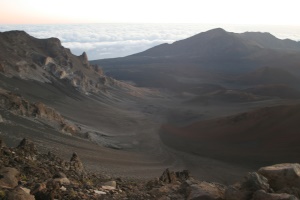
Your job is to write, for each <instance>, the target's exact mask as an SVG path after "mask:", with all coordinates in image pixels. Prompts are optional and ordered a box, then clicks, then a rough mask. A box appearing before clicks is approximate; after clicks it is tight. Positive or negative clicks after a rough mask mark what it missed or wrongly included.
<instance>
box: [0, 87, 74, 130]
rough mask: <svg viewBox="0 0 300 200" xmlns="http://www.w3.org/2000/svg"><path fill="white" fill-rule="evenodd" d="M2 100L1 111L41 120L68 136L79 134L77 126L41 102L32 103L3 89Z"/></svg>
mask: <svg viewBox="0 0 300 200" xmlns="http://www.w3.org/2000/svg"><path fill="white" fill-rule="evenodd" d="M0 99H1V101H0V109H3V110H7V111H9V112H11V113H12V114H14V115H18V116H24V117H29V118H33V119H36V120H41V121H43V122H44V123H47V124H49V125H51V126H53V127H54V128H56V129H58V130H59V131H61V132H63V133H66V134H71V135H75V134H77V133H79V129H78V127H77V126H75V125H74V124H73V123H71V122H70V121H68V120H66V119H65V118H64V117H62V116H61V115H60V113H59V112H57V111H56V110H54V109H53V108H51V107H48V106H46V105H45V104H43V103H41V102H36V103H32V102H30V101H28V100H26V99H24V98H23V97H22V96H20V95H17V94H15V93H12V92H8V91H6V90H3V89H1V88H0ZM1 118H2V117H1ZM2 121H3V119H2Z"/></svg>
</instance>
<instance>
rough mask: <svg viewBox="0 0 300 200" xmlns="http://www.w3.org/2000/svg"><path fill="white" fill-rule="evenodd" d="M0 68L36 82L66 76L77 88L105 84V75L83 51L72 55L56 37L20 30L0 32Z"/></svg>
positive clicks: (90, 89) (88, 89) (93, 88)
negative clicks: (36, 34) (42, 36)
mask: <svg viewBox="0 0 300 200" xmlns="http://www.w3.org/2000/svg"><path fill="white" fill-rule="evenodd" d="M0 72H2V73H3V74H5V75H6V76H16V77H20V78H22V79H29V80H37V81H40V82H53V81H55V80H57V79H61V80H66V81H67V82H68V83H69V84H71V85H72V86H74V87H75V88H77V89H78V90H79V91H81V92H99V91H102V90H104V89H105V87H106V86H105V83H104V81H103V80H105V79H106V76H104V75H103V72H102V70H101V69H100V68H99V67H98V66H97V65H91V64H90V63H89V62H88V57H87V54H86V53H85V52H83V54H82V55H80V56H75V55H73V54H72V53H71V51H70V49H67V48H64V47H63V46H62V45H61V42H60V40H59V39H57V38H49V39H37V38H34V37H32V36H30V35H28V34H27V33H25V32H23V31H10V32H4V33H0Z"/></svg>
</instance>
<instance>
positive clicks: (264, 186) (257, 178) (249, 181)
mask: <svg viewBox="0 0 300 200" xmlns="http://www.w3.org/2000/svg"><path fill="white" fill-rule="evenodd" d="M241 188H242V189H244V190H247V191H251V192H255V191H257V190H265V191H269V189H270V186H269V184H268V179H267V178H265V177H264V176H262V175H260V174H258V173H256V172H249V173H248V174H247V176H246V177H245V180H244V181H243V182H242V184H241Z"/></svg>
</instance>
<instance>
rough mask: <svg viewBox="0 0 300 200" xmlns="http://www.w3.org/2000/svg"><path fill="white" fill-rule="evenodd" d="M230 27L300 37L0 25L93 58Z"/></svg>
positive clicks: (293, 31)
mask: <svg viewBox="0 0 300 200" xmlns="http://www.w3.org/2000/svg"><path fill="white" fill-rule="evenodd" d="M216 27H222V28H225V29H226V30H227V31H233V32H245V31H247V30H249V29H250V30H252V31H263V32H271V33H272V34H274V35H275V36H277V37H279V38H282V39H283V38H290V39H294V40H300V27H277V26H249V25H247V26H238V25H235V26H233V25H214V24H211V25H208V24H206V25H203V24H107V23H105V24H68V25H63V24H60V25H0V31H1V32H3V31H9V30H24V31H26V32H27V33H28V34H30V35H32V36H34V37H37V38H49V37H57V38H59V39H60V40H61V41H62V45H63V46H65V47H67V48H70V49H71V51H72V52H73V53H74V54H76V55H80V54H82V52H84V51H85V52H87V54H88V57H89V59H90V60H94V59H100V58H113V57H121V56H127V55H131V54H134V53H138V52H141V51H144V50H146V49H148V48H151V47H153V46H156V45H158V44H162V43H172V42H174V41H176V40H181V39H184V38H187V37H190V36H192V35H194V34H197V33H200V32H203V31H207V30H209V29H212V28H216Z"/></svg>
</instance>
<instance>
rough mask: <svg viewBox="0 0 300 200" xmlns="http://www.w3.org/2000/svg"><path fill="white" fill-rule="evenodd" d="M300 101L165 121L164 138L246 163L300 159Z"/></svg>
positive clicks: (189, 148) (186, 147)
mask: <svg viewBox="0 0 300 200" xmlns="http://www.w3.org/2000/svg"><path fill="white" fill-rule="evenodd" d="M299 117H300V105H285V106H283V105H282V106H274V107H265V108H261V109H257V110H254V111H250V112H245V113H241V114H236V115H233V116H228V117H222V118H217V119H211V120H203V121H198V122H194V123H192V124H190V125H188V126H185V127H176V126H174V125H171V124H166V125H164V126H163V127H162V132H161V138H162V140H163V141H164V143H166V144H167V145H169V146H171V147H173V148H176V149H181V150H182V151H186V152H191V153H195V154H198V155H202V156H208V157H214V158H217V159H223V160H226V161H228V162H229V161H230V162H236V163H240V164H244V165H254V166H255V165H259V164H260V163H265V164H272V163H273V164H274V163H276V162H297V161H299V154H298V152H299V146H298V145H297V144H298V143H299V141H300V137H299V134H298V128H297V127H298V119H299Z"/></svg>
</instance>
